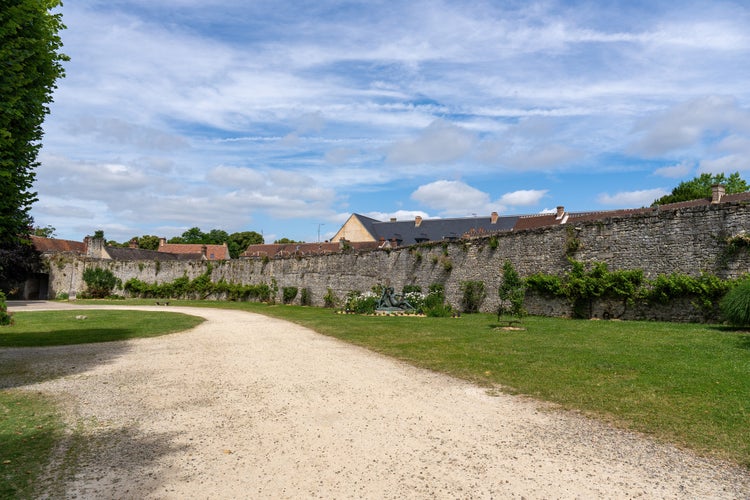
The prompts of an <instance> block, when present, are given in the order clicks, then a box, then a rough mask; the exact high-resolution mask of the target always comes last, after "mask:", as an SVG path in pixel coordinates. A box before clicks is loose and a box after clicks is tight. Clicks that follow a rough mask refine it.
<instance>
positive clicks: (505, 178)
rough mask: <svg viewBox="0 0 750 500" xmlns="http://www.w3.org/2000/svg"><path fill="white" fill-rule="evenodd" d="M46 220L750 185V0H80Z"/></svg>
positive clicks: (282, 220)
mask: <svg viewBox="0 0 750 500" xmlns="http://www.w3.org/2000/svg"><path fill="white" fill-rule="evenodd" d="M59 11H60V12H61V13H62V15H63V21H64V23H65V24H66V26H67V29H66V30H64V31H63V32H61V37H62V40H63V44H64V47H63V52H64V53H65V54H67V55H68V56H70V58H71V60H70V61H69V62H68V63H66V64H65V69H66V77H65V78H64V79H62V80H60V81H59V82H58V88H57V89H56V91H55V93H54V103H53V104H52V105H51V106H50V111H51V113H50V115H48V117H47V119H46V121H45V125H44V130H45V135H44V139H43V148H42V151H41V153H40V157H39V159H40V161H41V165H40V167H39V168H38V169H37V179H36V183H35V188H34V189H35V190H36V191H37V192H38V201H37V203H36V204H35V205H34V206H33V208H32V212H31V214H32V216H33V217H34V220H35V225H36V226H38V227H48V226H52V227H54V228H55V237H57V238H63V239H72V240H77V241H81V240H82V239H83V238H84V237H85V236H86V235H90V234H93V233H94V231H96V230H103V231H104V233H105V236H106V237H107V239H110V240H116V241H120V242H123V241H127V240H129V239H130V238H131V237H133V236H141V235H156V236H161V237H166V238H171V237H173V236H179V235H180V234H182V232H184V231H185V230H187V229H189V228H192V227H199V228H200V229H201V230H203V231H204V232H208V231H210V230H211V229H223V230H225V231H227V232H228V233H230V234H231V233H234V232H240V231H256V232H259V233H262V234H263V236H264V238H265V241H266V242H267V243H271V242H273V241H274V240H275V239H278V238H291V239H294V240H301V241H307V242H315V241H323V240H326V239H328V238H330V237H331V236H332V235H333V234H335V233H336V231H337V230H338V229H339V228H340V227H341V225H342V224H343V223H344V222H345V221H346V219H347V218H348V217H349V216H350V215H351V214H352V213H359V214H363V215H367V216H369V217H373V218H375V219H378V220H388V219H389V218H391V217H396V218H397V219H399V220H408V219H413V218H414V217H415V216H417V215H419V216H421V217H423V218H446V217H466V216H473V215H476V216H489V215H490V213H491V212H493V211H495V212H498V213H499V214H501V215H517V214H535V213H541V212H545V211H550V210H554V209H555V207H557V206H564V207H565V209H566V210H568V211H571V212H576V211H592V210H611V209H618V208H632V207H641V206H648V205H650V204H651V202H653V201H654V200H655V199H656V198H658V197H660V196H662V195H664V194H666V193H668V192H670V191H671V190H672V188H673V187H675V186H676V185H677V184H679V183H680V182H681V181H683V180H689V179H692V178H693V177H695V176H697V175H700V174H701V173H705V172H708V173H720V172H725V173H727V174H729V173H732V172H735V171H739V172H740V173H741V175H742V177H743V178H744V179H746V180H747V179H750V172H749V171H750V161H749V160H748V159H749V158H750V4H748V2H746V1H734V2H733V1H722V0H716V1H709V0H706V1H700V2H696V1H689V0H688V1H682V2H674V1H673V0H667V1H659V0H653V1H651V0H628V1H613V0H610V1H597V0H591V1H533V0H532V1H513V0H510V1H489V0H488V1H463V0H454V1H446V2H441V1H420V0H411V1H400V0H386V1H380V0H366V1H345V0H342V1H329V0H314V1H307V0H295V1H286V0H274V1H270V0H253V1H247V0H242V1H240V0H221V1H216V0H200V1H198V0H159V1H158V2H154V1H153V0H129V1H126V0H75V1H73V0H69V1H67V2H65V3H64V5H63V7H61V8H60V9H59Z"/></svg>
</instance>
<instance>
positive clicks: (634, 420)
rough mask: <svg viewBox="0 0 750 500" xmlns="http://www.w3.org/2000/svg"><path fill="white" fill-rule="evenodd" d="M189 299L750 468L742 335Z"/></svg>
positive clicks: (658, 325)
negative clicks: (304, 329) (515, 325)
mask: <svg viewBox="0 0 750 500" xmlns="http://www.w3.org/2000/svg"><path fill="white" fill-rule="evenodd" d="M141 303H144V302H141ZM145 303H148V302H147V301H146V302H145ZM183 304H185V305H193V306H195V305H203V306H207V307H225V308H233V309H244V310H248V311H252V312H257V313H261V314H266V315H269V316H275V317H278V318H282V319H286V320H289V321H293V322H295V323H299V324H302V325H305V326H308V327H310V328H312V329H314V330H316V331H318V332H320V333H323V334H325V335H329V336H333V337H336V338H339V339H342V340H344V341H347V342H351V343H353V344H357V345H360V346H363V347H366V348H368V349H371V350H373V351H377V352H380V353H383V354H386V355H388V356H392V357H394V358H397V359H400V360H404V361H406V362H409V363H411V364H414V365H417V366H420V367H424V368H427V369H430V370H435V371H439V372H443V373H447V374H450V375H453V376H456V377H460V378H462V379H466V380H469V381H472V382H474V383H477V384H480V385H483V386H486V387H488V388H489V387H497V386H501V387H502V388H503V389H504V390H505V391H506V392H511V393H517V394H525V395H529V396H533V397H535V398H538V399H541V400H545V401H550V402H553V403H557V404H559V405H561V406H562V407H563V408H566V409H572V410H578V411H581V412H583V413H586V414H589V415H592V416H595V417H597V418H600V419H603V420H606V421H609V422H611V423H613V424H615V425H617V426H619V427H623V428H628V429H631V430H636V431H639V432H642V433H645V434H648V435H651V436H653V437H655V438H657V439H659V440H662V441H666V442H671V443H673V444H676V445H678V446H682V447H687V448H690V449H693V450H694V451H697V452H699V453H701V454H704V455H709V456H714V457H719V458H724V459H728V460H731V461H734V462H737V463H739V464H742V465H744V466H746V467H750V335H749V334H748V333H747V332H745V331H738V330H733V329H730V328H726V327H722V326H717V325H703V324H679V323H662V322H639V321H632V322H620V321H585V320H567V319H558V318H541V317H530V318H526V319H524V321H523V327H524V328H525V330H523V331H506V330H501V329H499V328H498V327H499V326H500V325H498V324H497V318H496V317H495V316H491V315H486V314H473V315H463V316H462V317H461V318H456V319H453V318H417V317H370V316H356V315H339V314H333V312H332V311H331V310H330V309H319V308H311V307H299V306H282V305H277V306H267V305H263V304H255V303H231V302H230V303H216V302H203V303H201V302H184V303H183Z"/></svg>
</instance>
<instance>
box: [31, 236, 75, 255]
mask: <svg viewBox="0 0 750 500" xmlns="http://www.w3.org/2000/svg"><path fill="white" fill-rule="evenodd" d="M31 242H32V243H33V245H34V248H35V249H36V250H37V251H38V252H41V253H57V252H72V253H79V254H82V253H84V252H85V251H86V248H85V246H84V244H83V242H80V241H71V240H58V239H55V238H42V237H41V236H33V235H32V236H31Z"/></svg>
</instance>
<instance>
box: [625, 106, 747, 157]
mask: <svg viewBox="0 0 750 500" xmlns="http://www.w3.org/2000/svg"><path fill="white" fill-rule="evenodd" d="M733 130H740V131H743V132H744V133H750V110H748V109H747V108H743V107H741V106H740V105H739V103H738V102H737V100H736V99H734V98H732V97H723V96H709V97H702V98H698V99H691V100H689V101H686V102H683V103H681V104H678V105H676V106H673V107H671V108H669V109H667V110H666V111H663V112H661V113H657V114H655V115H653V116H650V117H647V118H644V119H642V120H641V121H640V122H639V123H638V124H637V125H636V128H635V132H636V134H638V135H640V136H641V137H640V138H639V139H638V140H637V141H636V142H635V143H634V144H633V145H632V150H633V151H634V152H636V153H643V154H646V155H654V156H656V155H661V154H665V153H668V152H670V151H675V150H681V149H685V148H690V147H691V146H695V145H697V144H699V143H700V142H701V141H702V140H704V139H705V138H706V136H707V135H708V134H714V135H725V134H726V133H727V132H728V131H733Z"/></svg>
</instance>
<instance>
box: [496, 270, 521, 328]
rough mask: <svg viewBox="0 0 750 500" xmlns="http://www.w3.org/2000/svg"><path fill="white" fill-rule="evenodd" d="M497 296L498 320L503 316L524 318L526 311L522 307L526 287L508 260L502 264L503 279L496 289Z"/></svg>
mask: <svg viewBox="0 0 750 500" xmlns="http://www.w3.org/2000/svg"><path fill="white" fill-rule="evenodd" d="M498 296H499V297H500V304H499V305H498V307H497V317H498V320H499V319H500V316H502V315H503V314H509V315H511V316H515V317H517V318H522V317H524V316H526V309H525V308H524V306H523V303H524V300H525V298H526V286H525V284H524V282H523V279H521V277H520V276H519V275H518V272H517V271H516V269H515V268H514V267H513V264H512V263H511V262H510V261H508V260H506V261H505V263H503V279H502V282H501V283H500V288H499V289H498Z"/></svg>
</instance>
